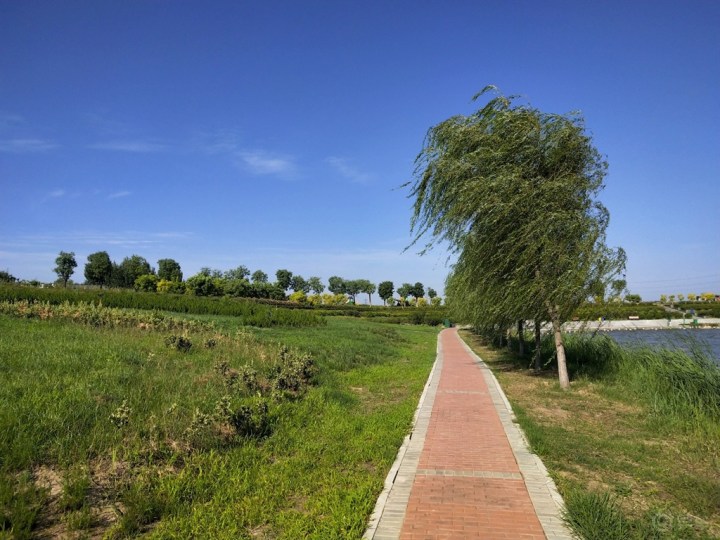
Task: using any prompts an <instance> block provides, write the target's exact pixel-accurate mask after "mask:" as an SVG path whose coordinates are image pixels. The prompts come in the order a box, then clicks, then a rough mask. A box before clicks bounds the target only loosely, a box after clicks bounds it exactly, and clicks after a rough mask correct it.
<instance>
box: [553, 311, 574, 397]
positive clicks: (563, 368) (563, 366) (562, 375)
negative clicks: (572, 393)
mask: <svg viewBox="0 0 720 540" xmlns="http://www.w3.org/2000/svg"><path fill="white" fill-rule="evenodd" d="M553 311H554V312H553V313H552V314H551V317H552V327H553V335H554V336H555V351H556V353H557V364H558V378H559V379H560V388H562V389H563V390H567V389H569V388H570V377H568V370H567V360H566V358H565V345H564V343H563V338H562V334H561V333H560V317H558V315H557V310H553Z"/></svg>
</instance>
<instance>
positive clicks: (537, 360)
mask: <svg viewBox="0 0 720 540" xmlns="http://www.w3.org/2000/svg"><path fill="white" fill-rule="evenodd" d="M540 324H541V323H540V319H535V371H538V372H539V371H540V367H541V366H540V342H541V340H542V336H541V334H540Z"/></svg>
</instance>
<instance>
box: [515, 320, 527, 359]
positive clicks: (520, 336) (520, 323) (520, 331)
mask: <svg viewBox="0 0 720 540" xmlns="http://www.w3.org/2000/svg"><path fill="white" fill-rule="evenodd" d="M517 330H518V354H519V355H520V356H521V357H522V356H525V336H524V335H523V331H524V330H523V321H522V320H519V321H518V323H517Z"/></svg>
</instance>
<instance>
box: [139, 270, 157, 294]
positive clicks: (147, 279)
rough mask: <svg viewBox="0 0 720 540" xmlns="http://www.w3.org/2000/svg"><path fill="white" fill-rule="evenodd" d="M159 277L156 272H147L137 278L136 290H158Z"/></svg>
mask: <svg viewBox="0 0 720 540" xmlns="http://www.w3.org/2000/svg"><path fill="white" fill-rule="evenodd" d="M157 285H158V277H157V276H156V275H155V274H145V275H142V276H140V277H139V278H137V279H136V280H135V290H136V291H143V292H155V291H157Z"/></svg>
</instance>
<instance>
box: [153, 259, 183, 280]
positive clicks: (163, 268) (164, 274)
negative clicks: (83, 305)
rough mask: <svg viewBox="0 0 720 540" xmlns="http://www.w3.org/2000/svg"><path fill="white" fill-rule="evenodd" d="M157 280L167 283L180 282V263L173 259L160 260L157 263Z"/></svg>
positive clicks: (181, 277) (181, 276) (181, 275)
mask: <svg viewBox="0 0 720 540" xmlns="http://www.w3.org/2000/svg"><path fill="white" fill-rule="evenodd" d="M158 278H160V279H164V280H167V281H182V279H183V273H182V270H181V268H180V263H179V262H177V261H176V260H175V259H160V260H159V261H158Z"/></svg>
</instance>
